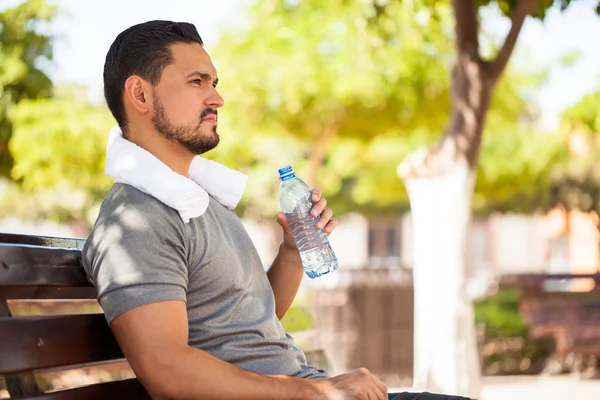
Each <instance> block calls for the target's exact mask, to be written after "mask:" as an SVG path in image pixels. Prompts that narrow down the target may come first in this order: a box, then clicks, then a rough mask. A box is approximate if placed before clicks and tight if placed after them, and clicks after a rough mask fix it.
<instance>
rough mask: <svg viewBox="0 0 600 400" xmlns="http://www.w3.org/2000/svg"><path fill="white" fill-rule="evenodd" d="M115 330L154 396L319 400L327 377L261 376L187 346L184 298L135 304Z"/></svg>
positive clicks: (115, 323) (116, 321)
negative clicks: (315, 378) (318, 378)
mask: <svg viewBox="0 0 600 400" xmlns="http://www.w3.org/2000/svg"><path fill="white" fill-rule="evenodd" d="M111 329H112V331H113V332H114V334H115V337H116V338H117V341H118V342H119V345H120V346H121V349H122V350H123V353H124V355H125V357H127V360H128V361H129V363H130V365H131V368H132V369H133V371H134V372H135V374H136V376H137V377H138V379H139V380H140V381H141V383H142V384H143V385H144V387H145V388H146V390H147V391H148V393H149V394H150V395H151V396H152V398H153V399H161V400H162V399H194V400H201V399H217V398H218V399H223V400H226V399H248V400H250V399H265V400H266V399H318V398H319V396H320V394H321V393H325V392H326V389H327V387H330V386H332V385H331V384H330V383H329V382H328V381H316V380H308V379H299V378H290V377H287V376H269V375H259V374H255V373H251V372H248V371H244V370H242V369H240V368H237V367H235V366H233V365H231V364H229V363H226V362H225V361H222V360H220V359H218V358H216V357H213V356H212V355H210V354H208V353H206V352H204V351H201V350H198V349H196V348H193V347H190V346H189V345H188V320H187V312H186V306H185V302H183V301H163V302H157V303H151V304H147V305H144V306H141V307H136V308H134V309H131V310H129V311H126V312H124V313H123V314H121V315H119V316H118V317H117V318H115V319H114V320H113V322H112V323H111Z"/></svg>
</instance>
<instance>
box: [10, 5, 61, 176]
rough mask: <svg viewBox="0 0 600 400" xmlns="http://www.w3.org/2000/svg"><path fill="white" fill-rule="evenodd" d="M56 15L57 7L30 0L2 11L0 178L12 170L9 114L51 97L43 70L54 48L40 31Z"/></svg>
mask: <svg viewBox="0 0 600 400" xmlns="http://www.w3.org/2000/svg"><path fill="white" fill-rule="evenodd" d="M54 14H55V7H53V6H50V5H49V4H48V3H47V2H46V1H45V0H28V1H24V2H23V3H21V4H19V5H17V6H16V7H13V8H8V9H4V10H3V11H0V176H8V174H9V172H10V168H11V166H12V157H11V154H10V152H9V151H8V147H7V146H8V141H9V140H10V137H11V135H12V124H11V121H10V119H9V118H8V113H9V112H10V110H11V109H12V107H13V106H14V105H15V104H16V103H18V102H19V101H21V100H22V99H33V98H44V97H48V96H49V95H50V94H51V90H52V82H51V81H50V79H49V78H48V76H46V74H45V73H44V72H43V71H42V70H41V69H40V66H41V65H44V62H46V63H48V62H49V60H51V59H52V44H51V41H50V37H48V36H47V35H45V34H42V33H39V32H38V29H39V28H40V26H41V25H43V24H44V23H47V22H50V21H51V20H52V18H53V16H54Z"/></svg>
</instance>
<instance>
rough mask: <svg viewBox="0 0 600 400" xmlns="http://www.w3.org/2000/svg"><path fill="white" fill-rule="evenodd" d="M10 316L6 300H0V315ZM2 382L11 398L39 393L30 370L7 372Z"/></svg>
mask: <svg viewBox="0 0 600 400" xmlns="http://www.w3.org/2000/svg"><path fill="white" fill-rule="evenodd" d="M11 316H12V315H11V312H10V308H9V307H8V304H6V301H5V300H0V317H3V318H10V317H11ZM0 337H1V335H0ZM4 382H5V383H6V390H8V394H9V395H10V397H11V398H12V399H16V398H19V397H23V396H31V395H37V394H40V393H41V391H40V389H39V387H38V385H37V382H36V381H35V376H34V375H33V373H32V372H22V373H20V374H7V375H5V376H4Z"/></svg>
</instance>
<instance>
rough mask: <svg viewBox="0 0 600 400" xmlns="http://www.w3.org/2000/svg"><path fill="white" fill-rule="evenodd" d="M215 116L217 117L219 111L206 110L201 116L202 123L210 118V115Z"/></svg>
mask: <svg viewBox="0 0 600 400" xmlns="http://www.w3.org/2000/svg"><path fill="white" fill-rule="evenodd" d="M211 114H214V115H215V116H217V115H218V113H217V110H215V109H214V108H205V109H204V110H203V111H202V113H201V114H200V122H202V121H204V118H206V117H208V116H209V115H211Z"/></svg>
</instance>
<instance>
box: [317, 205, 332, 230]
mask: <svg viewBox="0 0 600 400" xmlns="http://www.w3.org/2000/svg"><path fill="white" fill-rule="evenodd" d="M331 217H333V210H332V209H331V208H325V209H324V210H323V212H321V217H320V218H319V221H317V224H316V225H315V227H316V228H317V229H319V230H321V229H323V228H325V225H327V224H328V223H329V221H330V220H331Z"/></svg>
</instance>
